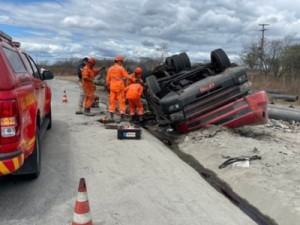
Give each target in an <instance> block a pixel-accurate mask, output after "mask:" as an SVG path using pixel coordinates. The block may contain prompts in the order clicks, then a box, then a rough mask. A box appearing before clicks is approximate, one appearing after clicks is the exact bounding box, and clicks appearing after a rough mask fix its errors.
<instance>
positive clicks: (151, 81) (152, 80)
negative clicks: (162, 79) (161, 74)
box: [146, 75, 161, 95]
mask: <svg viewBox="0 0 300 225" xmlns="http://www.w3.org/2000/svg"><path fill="white" fill-rule="evenodd" d="M146 83H147V84H148V88H149V89H150V91H151V93H152V94H155V95H156V94H157V93H158V92H160V91H161V89H160V86H159V84H158V82H157V79H156V77H155V76H153V75H151V76H149V77H147V78H146Z"/></svg>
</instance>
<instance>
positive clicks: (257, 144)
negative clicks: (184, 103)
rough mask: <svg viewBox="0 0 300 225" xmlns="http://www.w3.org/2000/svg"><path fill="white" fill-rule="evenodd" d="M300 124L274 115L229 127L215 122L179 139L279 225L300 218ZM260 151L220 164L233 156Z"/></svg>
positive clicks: (290, 223) (179, 142)
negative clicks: (246, 159)
mask: <svg viewBox="0 0 300 225" xmlns="http://www.w3.org/2000/svg"><path fill="white" fill-rule="evenodd" d="M299 132H300V126H299V124H289V123H287V122H283V121H276V120H270V122H269V124H267V125H265V126H263V125H260V126H253V127H250V126H249V127H242V128H238V129H226V128H224V127H220V126H209V127H207V128H205V129H201V130H199V131H196V132H192V133H189V134H187V135H182V136H181V137H180V138H179V139H178V140H177V144H178V145H179V148H180V150H181V151H183V152H184V153H187V154H190V155H192V156H193V157H194V158H195V159H196V160H198V161H199V162H200V163H201V164H202V165H203V166H204V167H205V168H207V169H209V170H211V171H213V172H214V173H215V174H216V175H217V176H218V177H219V178H220V179H222V180H223V181H225V182H226V183H227V184H228V185H229V186H230V187H231V188H232V190H233V191H234V192H235V193H237V194H238V195H239V196H241V197H242V198H244V199H246V200H247V201H248V202H249V203H250V204H252V205H253V206H254V207H256V208H257V209H259V210H260V211H261V212H262V213H263V214H265V215H268V216H269V217H271V218H273V219H274V220H275V221H276V222H277V223H278V224H289V225H293V224H295V225H296V224H299V221H300V197H299V196H300V185H299V184H300V177H299V173H300V164H299V161H300V147H299V146H300V145H299V144H300V139H299ZM244 156H247V157H251V156H259V157H261V159H257V160H253V161H250V162H249V165H247V163H245V162H243V163H241V162H239V163H234V164H228V165H227V166H226V167H224V168H222V169H220V168H219V166H220V165H221V164H222V163H224V162H225V161H226V160H228V159H229V158H233V157H244Z"/></svg>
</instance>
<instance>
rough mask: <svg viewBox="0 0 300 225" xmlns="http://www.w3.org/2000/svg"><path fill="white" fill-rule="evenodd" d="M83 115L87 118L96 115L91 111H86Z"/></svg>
mask: <svg viewBox="0 0 300 225" xmlns="http://www.w3.org/2000/svg"><path fill="white" fill-rule="evenodd" d="M83 115H85V116H94V115H95V114H94V113H92V112H91V110H90V109H84V112H83Z"/></svg>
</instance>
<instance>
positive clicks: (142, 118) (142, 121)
mask: <svg viewBox="0 0 300 225" xmlns="http://www.w3.org/2000/svg"><path fill="white" fill-rule="evenodd" d="M143 123H144V116H142V115H139V124H141V125H142V124H143Z"/></svg>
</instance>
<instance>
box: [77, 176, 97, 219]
mask: <svg viewBox="0 0 300 225" xmlns="http://www.w3.org/2000/svg"><path fill="white" fill-rule="evenodd" d="M72 225H93V223H92V217H91V214H90V206H89V201H88V197H87V191H86V184H85V180H84V178H80V181H79V186H78V195H77V199H76V204H75V210H74V215H73V220H72Z"/></svg>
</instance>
